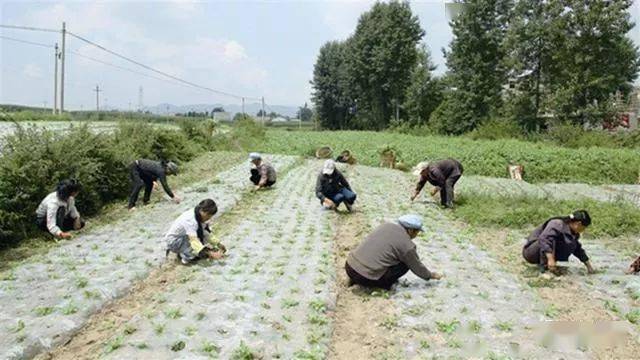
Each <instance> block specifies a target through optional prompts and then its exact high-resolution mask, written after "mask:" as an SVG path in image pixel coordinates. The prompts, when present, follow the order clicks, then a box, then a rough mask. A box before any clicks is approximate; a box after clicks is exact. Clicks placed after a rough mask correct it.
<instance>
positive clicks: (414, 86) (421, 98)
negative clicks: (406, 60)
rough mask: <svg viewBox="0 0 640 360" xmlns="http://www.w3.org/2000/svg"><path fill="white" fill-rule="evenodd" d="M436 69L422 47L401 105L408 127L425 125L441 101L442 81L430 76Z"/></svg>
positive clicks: (427, 52)
mask: <svg viewBox="0 0 640 360" xmlns="http://www.w3.org/2000/svg"><path fill="white" fill-rule="evenodd" d="M435 69H436V67H435V66H434V65H433V63H431V59H430V55H429V51H428V50H427V49H426V48H425V47H424V46H423V47H422V49H421V51H420V52H419V53H418V63H417V64H416V66H415V67H414V69H413V71H412V72H411V83H410V84H409V86H408V87H407V90H406V94H405V102H404V104H403V108H404V111H405V112H406V117H407V120H406V121H405V123H407V124H408V125H409V126H420V125H425V124H427V122H428V121H429V117H430V116H431V113H432V112H433V111H434V110H435V109H436V108H437V107H438V105H440V103H441V102H442V99H443V96H444V94H443V92H444V81H443V80H441V79H439V78H435V77H433V76H432V74H431V72H432V71H433V70H435Z"/></svg>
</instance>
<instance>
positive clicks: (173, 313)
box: [164, 309, 182, 319]
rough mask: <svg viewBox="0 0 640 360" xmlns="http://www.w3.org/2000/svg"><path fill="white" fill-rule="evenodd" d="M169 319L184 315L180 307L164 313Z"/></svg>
mask: <svg viewBox="0 0 640 360" xmlns="http://www.w3.org/2000/svg"><path fill="white" fill-rule="evenodd" d="M164 314H165V315H166V316H167V317H168V318H169V319H179V318H181V317H182V313H181V312H180V309H169V310H167V311H166V312H165V313H164Z"/></svg>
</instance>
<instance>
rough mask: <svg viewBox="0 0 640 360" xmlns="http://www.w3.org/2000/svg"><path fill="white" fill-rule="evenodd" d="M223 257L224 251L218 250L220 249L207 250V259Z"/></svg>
mask: <svg viewBox="0 0 640 360" xmlns="http://www.w3.org/2000/svg"><path fill="white" fill-rule="evenodd" d="M223 257H224V253H223V252H222V251H220V250H218V251H213V250H210V251H209V259H212V260H220V259H222V258H223Z"/></svg>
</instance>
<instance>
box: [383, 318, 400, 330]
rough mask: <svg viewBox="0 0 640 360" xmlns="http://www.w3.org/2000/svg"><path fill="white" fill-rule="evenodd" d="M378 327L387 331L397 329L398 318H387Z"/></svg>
mask: <svg viewBox="0 0 640 360" xmlns="http://www.w3.org/2000/svg"><path fill="white" fill-rule="evenodd" d="M380 326H382V327H383V328H385V329H387V330H393V329H395V328H396V327H398V317H397V316H389V317H387V318H386V319H384V320H383V321H382V322H381V323H380Z"/></svg>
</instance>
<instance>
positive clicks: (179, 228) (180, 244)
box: [165, 199, 227, 264]
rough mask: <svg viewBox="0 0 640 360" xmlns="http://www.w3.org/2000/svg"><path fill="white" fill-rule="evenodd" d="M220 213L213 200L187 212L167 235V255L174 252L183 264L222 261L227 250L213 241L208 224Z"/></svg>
mask: <svg viewBox="0 0 640 360" xmlns="http://www.w3.org/2000/svg"><path fill="white" fill-rule="evenodd" d="M217 212H218V207H217V205H216V203H215V202H214V201H213V200H211V199H205V200H202V201H201V202H200V203H199V204H198V206H196V207H195V209H191V210H187V211H186V212H184V213H183V214H182V215H180V216H179V217H178V218H177V219H176V221H174V222H173V225H171V228H170V229H169V232H167V234H166V235H165V241H166V243H167V255H169V252H174V253H176V254H177V255H178V258H179V259H180V260H181V261H182V263H183V264H188V263H189V262H191V261H194V260H198V259H203V258H209V259H214V260H217V259H221V258H222V257H224V254H225V253H226V252H227V249H226V248H225V247H224V245H222V244H221V243H220V242H219V241H217V240H216V239H212V237H211V230H210V229H209V225H208V224H207V222H208V221H209V220H210V219H211V218H212V217H213V216H214V215H215V214H216V213H217Z"/></svg>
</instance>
